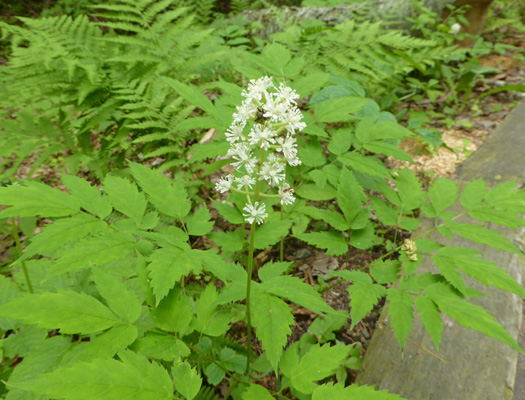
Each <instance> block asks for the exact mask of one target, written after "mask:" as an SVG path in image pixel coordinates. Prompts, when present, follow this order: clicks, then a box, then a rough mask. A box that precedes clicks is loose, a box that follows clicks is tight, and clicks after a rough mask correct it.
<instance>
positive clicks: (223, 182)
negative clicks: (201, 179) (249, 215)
mask: <svg viewBox="0 0 525 400" xmlns="http://www.w3.org/2000/svg"><path fill="white" fill-rule="evenodd" d="M232 184H233V175H228V176H226V177H225V178H221V179H219V182H217V183H216V184H215V190H217V191H218V192H219V193H226V192H227V191H229V190H230V189H231V188H232Z"/></svg>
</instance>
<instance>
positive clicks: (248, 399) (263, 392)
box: [242, 383, 274, 400]
mask: <svg viewBox="0 0 525 400" xmlns="http://www.w3.org/2000/svg"><path fill="white" fill-rule="evenodd" d="M242 400H274V397H273V396H272V395H271V393H270V392H269V391H268V389H266V388H265V387H264V386H260V385H255V384H253V383H252V384H251V385H250V386H248V388H247V389H246V390H245V391H244V392H243V393H242Z"/></svg>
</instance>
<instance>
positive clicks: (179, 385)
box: [171, 362, 202, 400]
mask: <svg viewBox="0 0 525 400" xmlns="http://www.w3.org/2000/svg"><path fill="white" fill-rule="evenodd" d="M171 371H172V374H173V382H174V384H175V389H177V391H178V392H179V393H180V394H182V395H183V396H184V398H185V399H186V400H192V399H193V398H195V396H197V393H199V390H200V388H201V386H202V378H201V377H200V376H199V373H198V372H197V370H196V369H195V368H191V366H190V364H188V363H187V362H183V363H178V364H177V363H175V364H173V368H172V370H171Z"/></svg>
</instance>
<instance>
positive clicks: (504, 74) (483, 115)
mask: <svg viewBox="0 0 525 400" xmlns="http://www.w3.org/2000/svg"><path fill="white" fill-rule="evenodd" d="M500 42H504V43H507V44H512V45H514V46H516V47H519V48H521V49H525V35H524V34H520V33H510V34H509V36H508V37H507V38H506V39H504V40H500ZM514 56H515V54H513V52H512V51H508V53H507V54H506V55H500V54H495V55H491V56H487V57H485V58H484V59H482V64H483V65H486V66H492V67H497V68H499V69H500V70H501V73H499V74H497V75H495V76H493V77H491V78H490V79H485V80H483V81H481V82H480V83H479V84H478V85H477V86H476V88H475V91H474V93H473V96H472V97H473V98H476V97H478V96H480V95H482V94H483V93H486V92H487V91H489V90H491V89H495V88H497V87H501V86H502V85H505V84H509V85H515V84H520V83H523V82H524V78H525V71H524V69H523V66H522V65H520V64H519V63H518V62H517V61H516V59H515V57H514ZM522 98H523V96H522V93H518V92H500V93H497V94H493V95H489V96H487V97H486V98H484V99H483V100H480V101H479V103H478V104H477V109H474V110H472V109H470V108H467V109H465V110H464V111H463V112H462V113H461V114H459V115H458V116H456V117H455V118H454V119H455V123H454V124H453V125H452V126H451V127H449V128H447V127H446V126H445V125H444V124H443V121H441V120H439V119H436V120H434V121H433V123H432V125H433V127H435V128H437V129H439V130H441V131H442V132H443V136H442V139H443V141H444V142H445V143H446V144H447V146H448V147H449V148H450V149H453V150H454V151H450V150H447V149H446V148H444V147H443V148H438V149H437V150H436V151H435V152H430V151H429V149H428V148H427V147H426V146H425V145H423V144H421V143H420V142H418V141H414V140H408V141H405V142H403V144H402V147H403V148H404V149H405V150H407V151H408V152H409V153H410V154H411V155H412V157H413V159H414V161H415V162H416V164H415V165H407V166H408V167H409V168H412V169H414V170H415V171H417V172H418V173H420V174H421V176H422V177H424V176H426V177H428V176H429V174H428V171H431V175H434V176H451V175H452V174H453V173H454V171H455V168H456V166H457V165H458V164H459V163H460V162H462V161H463V160H464V159H465V158H466V157H467V156H468V154H469V152H471V151H475V150H476V149H477V148H478V147H479V146H481V145H482V144H483V142H484V140H485V139H486V138H487V137H488V135H490V133H491V132H492V131H494V129H496V127H497V126H498V125H499V123H500V122H501V121H502V120H503V118H504V117H505V116H506V115H507V114H508V112H509V110H510V109H511V108H512V107H513V106H514V105H515V104H516V103H517V101H519V100H520V99H522ZM443 105H444V98H438V99H437V101H436V102H435V103H432V102H430V101H426V102H421V103H420V104H417V105H414V104H412V105H410V107H412V109H414V110H417V111H436V110H438V111H440V109H442V108H443ZM405 106H407V105H405ZM460 121H461V122H460ZM390 165H391V166H393V167H402V166H403V163H397V162H394V161H392V160H390ZM29 169H30V168H29V167H27V168H26V167H22V168H21V170H20V171H19V174H18V175H17V178H18V179H22V178H25V177H27V173H28V172H29ZM35 175H36V176H38V177H40V178H41V179H43V180H44V181H46V182H56V180H57V175H56V171H55V170H53V169H52V168H47V167H46V168H42V169H40V170H37V171H36V173H35ZM13 246H14V242H13V241H12V239H11V236H10V235H9V236H7V235H5V234H3V233H1V232H0V263H1V262H2V261H5V260H6V259H7V258H8V253H9V251H10V250H11V249H12V248H13ZM382 252H383V249H382V248H381V247H378V248H376V249H374V251H360V250H356V249H354V250H351V252H350V253H349V254H348V255H347V256H343V257H339V258H336V257H331V256H327V255H326V254H324V253H322V252H321V251H319V250H317V249H314V248H312V247H310V246H308V245H306V244H304V243H302V242H298V241H295V240H294V239H290V240H289V241H288V242H287V246H286V249H285V260H287V261H291V262H293V263H294V264H295V267H296V268H295V271H294V273H293V274H294V275H295V276H298V277H301V278H304V279H305V281H306V282H309V283H311V284H312V285H316V284H317V279H318V277H320V276H321V277H323V276H326V274H327V273H328V272H329V271H331V270H345V269H359V268H362V267H364V266H366V265H367V264H369V263H370V262H372V261H373V260H374V259H376V258H378V257H379V256H380V255H381V254H382ZM258 258H259V261H260V262H261V263H262V262H263V260H264V259H267V260H268V259H270V258H274V259H277V258H278V253H277V250H276V249H275V248H274V249H272V250H270V251H269V252H266V253H265V252H263V253H261V254H259V256H258ZM524 283H525V282H524ZM347 286H348V284H341V285H338V286H335V287H333V288H331V289H330V290H328V291H327V292H326V293H324V294H323V297H324V299H325V300H326V301H327V303H328V304H329V305H330V306H332V307H333V308H334V309H337V310H348V309H349V308H350V304H349V300H348V292H347V291H346V288H347ZM381 306H382V305H381ZM524 307H525V303H524ZM379 313H380V307H376V309H374V311H372V312H371V313H370V314H369V315H368V316H367V317H365V318H364V319H363V320H362V321H361V322H360V323H359V324H357V326H356V327H355V328H354V329H350V321H348V322H347V324H346V325H345V326H344V327H343V329H341V330H340V331H339V332H338V333H337V339H338V340H341V341H343V342H345V343H355V344H356V345H357V346H361V347H362V355H363V354H364V352H365V351H366V349H367V348H368V344H369V342H370V338H371V336H372V334H373V332H374V329H375V326H376V323H377V319H378V317H379ZM295 315H296V326H295V327H294V328H293V331H292V337H291V339H290V340H291V341H296V340H298V339H299V338H300V337H301V336H302V335H304V334H305V333H306V332H307V331H308V327H309V326H310V324H311V323H312V321H313V319H314V318H315V315H313V314H312V313H311V312H309V311H308V310H304V309H298V310H296V312H295ZM235 333H236V334H238V335H240V336H242V335H243V332H242V327H239V331H237V332H235ZM520 339H521V345H522V346H523V347H525V321H524V325H523V329H522V334H521V335H520ZM240 342H241V343H242V340H240ZM516 382H517V383H516V396H518V393H519V396H521V397H516V399H520V398H521V399H523V398H525V358H524V357H522V356H520V361H519V365H518V371H517V380H516ZM266 384H267V385H268V386H270V387H271V386H272V385H273V384H274V383H273V382H271V381H268V382H266Z"/></svg>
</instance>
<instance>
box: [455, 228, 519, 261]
mask: <svg viewBox="0 0 525 400" xmlns="http://www.w3.org/2000/svg"><path fill="white" fill-rule="evenodd" d="M445 226H446V227H447V228H449V229H451V230H452V231H454V232H456V233H457V234H458V235H460V236H463V237H464V238H467V239H470V240H473V241H474V242H477V243H482V244H486V245H489V246H491V247H495V248H496V249H500V250H505V251H509V252H511V253H515V254H522V253H521V252H520V251H519V250H518V248H517V247H516V246H515V245H514V244H513V243H512V242H511V241H510V240H509V239H507V238H506V237H505V236H502V235H501V233H499V232H496V231H492V230H490V229H488V228H486V227H485V226H481V225H474V224H458V223H457V222H454V221H447V222H446V223H445Z"/></svg>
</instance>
